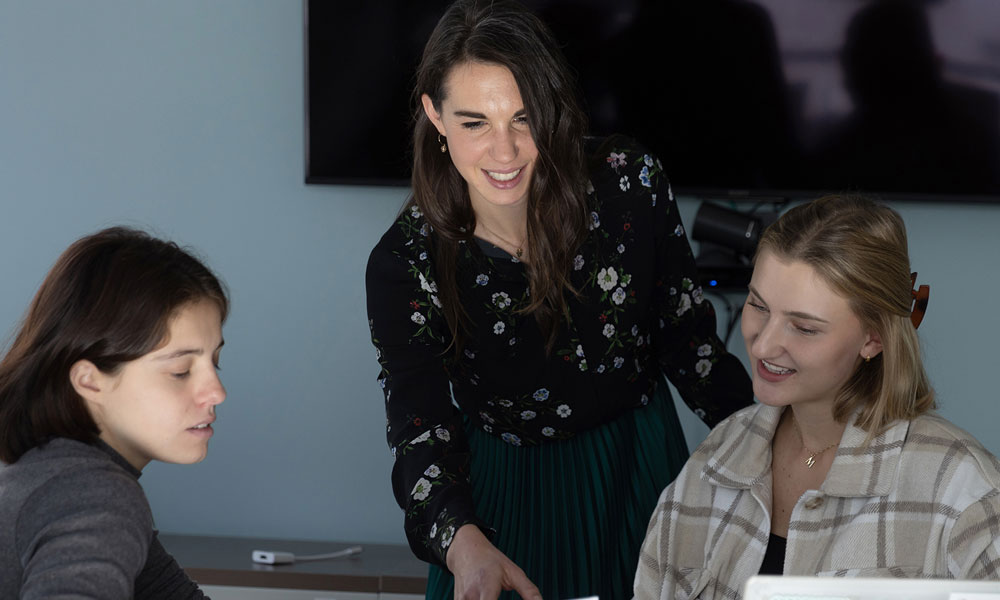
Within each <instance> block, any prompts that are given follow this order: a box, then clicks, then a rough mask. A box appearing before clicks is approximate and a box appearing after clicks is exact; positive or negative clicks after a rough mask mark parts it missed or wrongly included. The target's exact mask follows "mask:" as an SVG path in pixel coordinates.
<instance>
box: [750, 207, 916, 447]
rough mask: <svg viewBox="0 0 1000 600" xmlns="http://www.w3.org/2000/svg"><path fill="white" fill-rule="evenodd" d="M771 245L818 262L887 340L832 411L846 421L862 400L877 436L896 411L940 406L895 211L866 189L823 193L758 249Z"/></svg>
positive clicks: (864, 418)
mask: <svg viewBox="0 0 1000 600" xmlns="http://www.w3.org/2000/svg"><path fill="white" fill-rule="evenodd" d="M765 250H767V251H770V252H773V253H774V255H775V256H776V257H778V258H780V259H782V260H796V261H801V262H804V263H805V264H807V265H809V266H811V267H812V268H813V269H815V271H816V273H817V274H818V275H819V276H820V277H821V278H822V279H823V281H825V282H826V283H827V285H829V286H830V287H831V288H833V290H834V291H835V292H837V293H838V294H840V295H841V296H842V297H844V298H845V299H847V301H848V303H849V304H850V307H851V310H852V311H853V312H854V314H855V315H857V317H858V319H860V321H861V324H862V326H863V327H865V328H866V329H867V330H869V331H874V332H877V333H878V334H879V337H880V338H881V340H882V352H881V353H880V354H879V355H877V356H873V357H872V358H871V362H862V363H860V365H859V366H858V368H857V370H856V371H855V372H854V374H853V375H852V376H851V378H850V379H849V380H848V381H847V383H846V384H845V386H844V388H843V389H842V390H840V393H839V394H838V396H837V400H836V403H835V405H834V412H833V416H834V418H836V419H837V420H838V421H841V422H844V421H846V420H847V418H848V417H850V416H851V414H852V413H853V412H854V411H855V410H856V409H858V408H860V409H861V413H860V414H859V415H858V419H857V421H856V423H857V425H858V426H859V427H861V428H862V429H864V430H865V431H867V432H868V434H869V437H870V438H873V437H874V436H875V435H878V434H879V433H880V432H881V431H883V430H884V429H885V428H886V427H888V426H889V424H891V423H892V422H893V421H895V420H897V419H913V418H915V417H917V416H919V415H921V414H923V413H924V412H927V411H928V410H930V409H932V408H934V390H933V389H931V386H930V381H929V380H928V378H927V374H926V372H925V371H924V365H923V362H922V361H921V358H920V342H919V340H918V338H917V332H916V329H915V328H914V327H913V323H912V322H911V320H910V307H911V305H912V303H913V296H912V294H911V290H912V282H911V280H910V257H909V255H908V253H907V243H906V227H905V226H904V225H903V219H902V218H901V217H900V216H899V214H898V213H897V212H896V211H894V210H892V209H891V208H889V207H888V206H884V205H882V204H878V203H876V202H873V201H872V200H870V199H867V198H864V197H861V196H851V195H832V196H825V197H823V198H820V199H818V200H814V201H813V202H809V203H807V204H803V205H800V206H796V207H795V208H792V209H791V210H789V211H788V212H786V213H785V214H783V215H782V216H781V218H779V219H778V221H777V222H775V223H774V224H773V225H771V226H770V227H768V228H767V229H766V230H765V231H764V234H763V235H762V236H761V238H760V243H759V245H758V247H757V255H758V256H759V255H760V253H761V252H763V251H765Z"/></svg>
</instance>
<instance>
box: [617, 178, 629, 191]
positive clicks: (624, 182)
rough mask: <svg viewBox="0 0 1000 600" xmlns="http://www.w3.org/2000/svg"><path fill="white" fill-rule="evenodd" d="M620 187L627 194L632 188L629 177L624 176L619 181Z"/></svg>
mask: <svg viewBox="0 0 1000 600" xmlns="http://www.w3.org/2000/svg"><path fill="white" fill-rule="evenodd" d="M618 187H620V188H621V189H622V191H623V192H627V191H628V189H629V188H630V187H632V186H631V185H630V184H629V182H628V175H622V178H621V179H619V180H618Z"/></svg>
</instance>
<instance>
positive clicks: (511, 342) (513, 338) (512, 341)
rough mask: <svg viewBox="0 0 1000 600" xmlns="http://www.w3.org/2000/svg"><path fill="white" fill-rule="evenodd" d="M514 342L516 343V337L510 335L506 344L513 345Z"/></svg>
mask: <svg viewBox="0 0 1000 600" xmlns="http://www.w3.org/2000/svg"><path fill="white" fill-rule="evenodd" d="M516 343H517V338H516V337H512V338H510V341H509V342H507V345H508V346H513V345H514V344H516Z"/></svg>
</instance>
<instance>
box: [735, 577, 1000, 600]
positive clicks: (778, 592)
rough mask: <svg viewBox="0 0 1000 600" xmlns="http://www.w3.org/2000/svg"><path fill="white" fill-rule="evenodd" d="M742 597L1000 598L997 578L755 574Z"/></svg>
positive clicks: (848, 599) (791, 599)
mask: <svg viewBox="0 0 1000 600" xmlns="http://www.w3.org/2000/svg"><path fill="white" fill-rule="evenodd" d="M743 599H744V600H1000V581H968V580H958V579H890V578H886V579H883V578H875V579H872V578H869V579H865V578H853V577H781V576H774V575H757V576H754V577H751V578H750V579H748V580H747V582H746V584H745V585H744V586H743Z"/></svg>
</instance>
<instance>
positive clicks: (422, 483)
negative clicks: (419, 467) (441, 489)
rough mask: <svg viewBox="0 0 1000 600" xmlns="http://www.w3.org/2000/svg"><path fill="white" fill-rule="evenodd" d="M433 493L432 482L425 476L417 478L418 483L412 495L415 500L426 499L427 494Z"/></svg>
mask: <svg viewBox="0 0 1000 600" xmlns="http://www.w3.org/2000/svg"><path fill="white" fill-rule="evenodd" d="M430 493H431V482H429V481H427V480H426V479H424V478H423V477H421V478H420V479H418V480H417V485H415V486H413V491H412V492H411V495H412V496H413V499H414V500H424V499H425V498H427V495H428V494H430Z"/></svg>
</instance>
